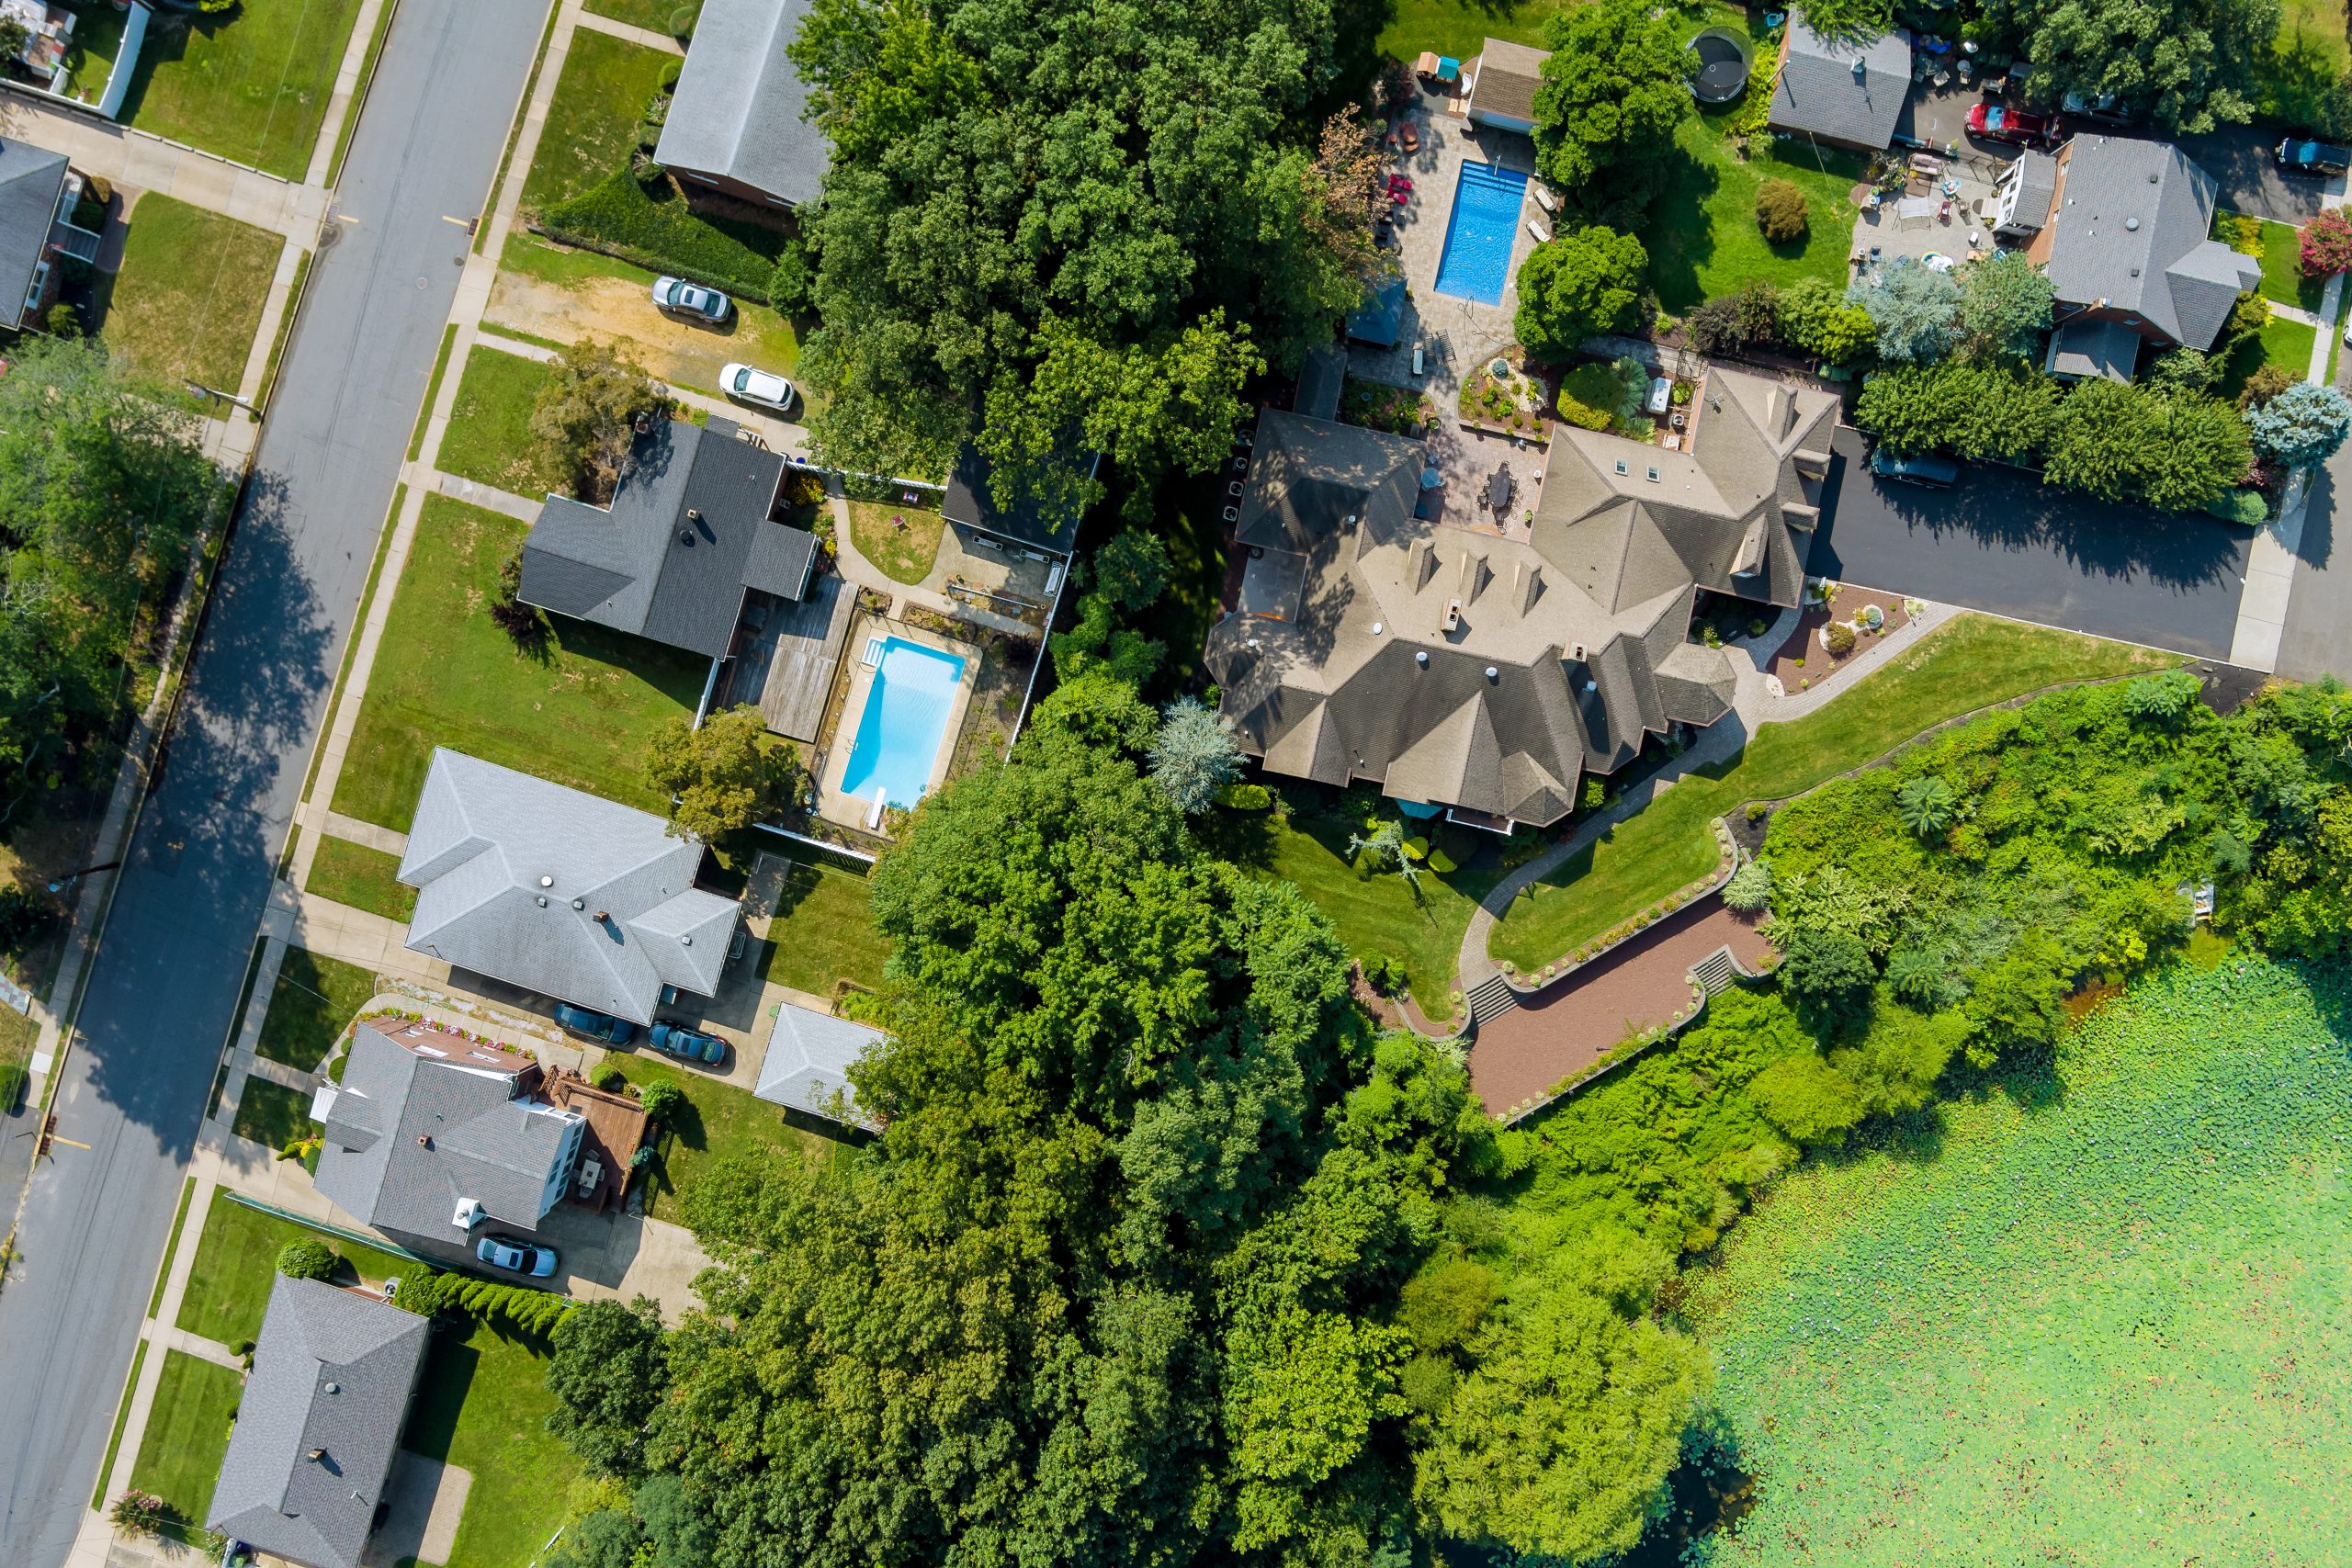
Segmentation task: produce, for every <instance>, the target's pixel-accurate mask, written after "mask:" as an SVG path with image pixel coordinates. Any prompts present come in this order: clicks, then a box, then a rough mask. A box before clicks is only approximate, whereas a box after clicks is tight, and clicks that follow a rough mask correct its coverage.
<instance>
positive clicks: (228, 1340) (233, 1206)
mask: <svg viewBox="0 0 2352 1568" xmlns="http://www.w3.org/2000/svg"><path fill="white" fill-rule="evenodd" d="M306 1235H307V1236H319V1238H320V1239H321V1240H322V1241H324V1242H325V1243H326V1244H327V1245H328V1246H329V1247H334V1249H335V1251H336V1252H338V1253H340V1254H341V1255H342V1256H343V1259H344V1261H345V1263H347V1264H349V1265H350V1269H348V1270H346V1271H345V1272H344V1273H342V1274H340V1275H338V1276H337V1277H338V1278H340V1279H342V1280H345V1282H346V1283H347V1282H349V1281H350V1280H352V1279H353V1278H354V1277H355V1274H356V1278H358V1279H360V1280H365V1281H366V1282H367V1283H368V1284H371V1285H372V1284H377V1283H379V1282H380V1281H381V1280H383V1279H384V1278H385V1277H386V1276H387V1275H390V1274H399V1273H403V1272H405V1271H406V1270H408V1269H413V1268H414V1267H415V1265H414V1264H413V1263H411V1262H409V1261H408V1260H407V1259H405V1258H396V1257H394V1256H393V1255H392V1254H390V1253H389V1252H378V1251H376V1250H375V1249H374V1248H372V1247H362V1246H360V1245H359V1244H358V1243H356V1242H352V1241H345V1239H344V1238H343V1237H341V1236H339V1235H321V1233H319V1232H317V1231H314V1230H312V1229H311V1228H310V1227H309V1226H307V1225H300V1224H295V1223H294V1222H293V1221H292V1220H282V1219H279V1218H278V1217H277V1215H276V1214H266V1213H262V1211H260V1210H259V1209H256V1208H254V1207H253V1206H252V1205H251V1204H249V1203H240V1202H238V1201H236V1200H235V1199H234V1198H232V1197H231V1196H229V1194H228V1192H227V1191H226V1190H220V1191H215V1192H214V1193H213V1194H212V1206H211V1208H210V1209H209V1210H208V1211H207V1212H206V1213H205V1216H204V1232H203V1234H202V1235H200V1236H199V1237H198V1240H197V1249H196V1268H195V1270H194V1271H193V1272H192V1273H190V1274H189V1275H188V1280H187V1295H186V1296H185V1297H183V1298H182V1299H181V1302H180V1315H179V1326H180V1327H182V1328H184V1329H186V1330H187V1332H188V1333H190V1334H198V1335H202V1336H203V1337H205V1338H207V1339H211V1340H217V1341H218V1342H220V1344H223V1345H226V1346H228V1347H229V1348H231V1349H234V1348H237V1347H238V1346H240V1345H243V1344H246V1343H249V1342H250V1341H252V1340H254V1339H255V1338H257V1337H259V1336H260V1334H261V1319H262V1314H263V1313H265V1312H266V1311H267V1310H268V1308H269V1292H270V1287H271V1285H272V1283H273V1282H274V1281H275V1280H277V1249H278V1248H279V1247H284V1246H285V1245H286V1244H287V1243H288V1242H289V1241H292V1240H294V1239H295V1238H296V1237H297V1236H306Z"/></svg>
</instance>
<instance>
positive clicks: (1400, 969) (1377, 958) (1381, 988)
mask: <svg viewBox="0 0 2352 1568" xmlns="http://www.w3.org/2000/svg"><path fill="white" fill-rule="evenodd" d="M1356 962H1357V963H1359V964H1362V965H1363V983H1364V984H1365V985H1367V986H1370V987H1372V988H1373V989H1374V990H1375V991H1377V992H1379V993H1380V994H1381V995H1382V996H1384V997H1393V996H1395V995H1397V992H1399V991H1401V990H1403V989H1404V988H1405V979H1406V976H1405V964H1404V961H1403V960H1402V959H1399V958H1397V957H1394V956H1392V955H1391V954H1389V953H1365V954H1364V955H1363V957H1361V958H1359V959H1358V960H1356Z"/></svg>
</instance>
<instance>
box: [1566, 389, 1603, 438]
mask: <svg viewBox="0 0 2352 1568" xmlns="http://www.w3.org/2000/svg"><path fill="white" fill-rule="evenodd" d="M1558 408H1559V414H1560V417H1561V418H1562V419H1565V420H1566V421H1567V422H1568V423H1570V424H1573V425H1575V426H1576V427H1577V429H1579V430H1606V429H1608V428H1609V426H1610V423H1611V422H1610V418H1609V415H1608V414H1606V413H1605V412H1602V411H1600V409H1597V408H1594V407H1593V406H1592V405H1591V404H1590V403H1588V402H1585V401H1584V400H1581V399H1580V398H1577V396H1576V395H1575V394H1574V393H1572V392H1570V391H1569V390H1568V389H1567V388H1566V387H1562V388H1561V389H1560V401H1559V404H1558Z"/></svg>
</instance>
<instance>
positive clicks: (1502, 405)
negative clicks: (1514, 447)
mask: <svg viewBox="0 0 2352 1568" xmlns="http://www.w3.org/2000/svg"><path fill="white" fill-rule="evenodd" d="M1552 406H1553V399H1552V395H1551V394H1550V393H1549V392H1548V391H1547V389H1546V388H1545V387H1544V382H1543V380H1542V378H1540V377H1538V376H1536V375H1534V374H1532V373H1530V372H1528V371H1526V370H1525V369H1524V367H1521V366H1516V365H1512V364H1510V362H1509V361H1507V360H1501V359H1496V360H1490V361H1488V362H1487V364H1484V365H1481V366H1479V367H1478V368H1476V370H1473V371H1472V372H1470V374H1469V375H1467V376H1465V377H1464V378H1463V379H1462V390H1461V393H1460V395H1459V397H1458V398H1457V400H1456V402H1455V412H1456V413H1457V415H1458V417H1459V418H1460V419H1461V421H1462V423H1464V424H1466V425H1468V426H1469V427H1470V428H1471V429H1473V430H1477V431H1483V432H1485V433H1486V434H1489V435H1503V436H1514V437H1518V438H1521V439H1524V440H1542V439H1544V438H1545V437H1546V436H1547V434H1548V433H1549V429H1550V425H1551V416H1550V414H1549V413H1548V412H1546V411H1548V410H1549V409H1550V408H1551V407H1552Z"/></svg>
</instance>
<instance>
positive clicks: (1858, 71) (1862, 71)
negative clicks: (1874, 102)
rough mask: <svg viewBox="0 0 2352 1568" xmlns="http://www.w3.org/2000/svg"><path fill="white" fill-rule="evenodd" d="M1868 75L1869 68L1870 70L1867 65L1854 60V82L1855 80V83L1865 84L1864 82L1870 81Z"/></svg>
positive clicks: (1869, 72)
mask: <svg viewBox="0 0 2352 1568" xmlns="http://www.w3.org/2000/svg"><path fill="white" fill-rule="evenodd" d="M1870 74H1871V68H1870V67H1869V66H1868V65H1866V64H1864V63H1863V62H1861V61H1860V60H1859V59H1858V60H1856V61H1855V62H1854V80H1855V81H1857V82H1866V81H1868V80H1870Z"/></svg>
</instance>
